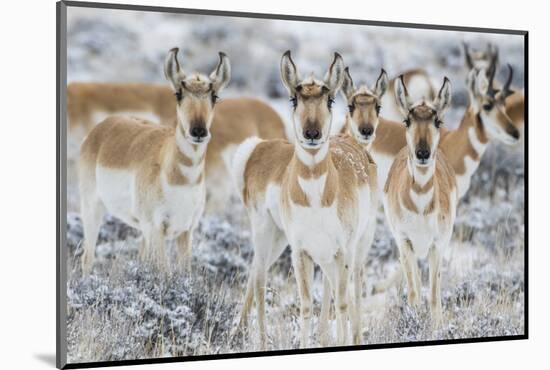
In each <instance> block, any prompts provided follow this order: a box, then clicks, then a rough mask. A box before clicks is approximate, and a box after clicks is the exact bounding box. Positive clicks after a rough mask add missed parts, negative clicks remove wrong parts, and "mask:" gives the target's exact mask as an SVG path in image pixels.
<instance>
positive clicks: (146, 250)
mask: <svg viewBox="0 0 550 370" xmlns="http://www.w3.org/2000/svg"><path fill="white" fill-rule="evenodd" d="M140 229H141V234H142V236H143V241H142V243H141V246H140V249H139V259H140V260H141V261H142V262H149V261H150V259H151V258H152V252H151V251H152V249H153V246H152V245H151V237H152V233H151V228H150V227H148V226H147V225H140Z"/></svg>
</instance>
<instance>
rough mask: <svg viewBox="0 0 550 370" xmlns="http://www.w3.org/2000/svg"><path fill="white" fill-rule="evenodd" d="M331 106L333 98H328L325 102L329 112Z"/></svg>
mask: <svg viewBox="0 0 550 370" xmlns="http://www.w3.org/2000/svg"><path fill="white" fill-rule="evenodd" d="M332 104H334V98H331V97H329V98H328V100H327V107H328V109H329V110H331V109H332Z"/></svg>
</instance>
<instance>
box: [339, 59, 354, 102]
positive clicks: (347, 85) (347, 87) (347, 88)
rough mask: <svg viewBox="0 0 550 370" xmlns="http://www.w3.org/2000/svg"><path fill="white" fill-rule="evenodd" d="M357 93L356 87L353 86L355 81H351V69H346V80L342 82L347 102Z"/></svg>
mask: <svg viewBox="0 0 550 370" xmlns="http://www.w3.org/2000/svg"><path fill="white" fill-rule="evenodd" d="M354 91H355V85H354V84H353V80H352V79H351V75H350V73H349V68H348V67H346V68H344V79H343V81H342V94H343V95H344V97H345V98H346V100H349V99H350V98H351V97H352V95H353V92H354Z"/></svg>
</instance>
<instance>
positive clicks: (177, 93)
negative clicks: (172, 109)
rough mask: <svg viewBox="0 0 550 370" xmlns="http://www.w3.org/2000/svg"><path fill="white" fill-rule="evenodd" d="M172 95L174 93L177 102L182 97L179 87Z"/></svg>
mask: <svg viewBox="0 0 550 370" xmlns="http://www.w3.org/2000/svg"><path fill="white" fill-rule="evenodd" d="M174 95H176V100H177V101H178V103H179V102H180V101H181V100H182V99H183V94H182V93H181V89H179V90H178V91H176V92H175V93H174Z"/></svg>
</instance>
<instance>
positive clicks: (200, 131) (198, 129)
mask: <svg viewBox="0 0 550 370" xmlns="http://www.w3.org/2000/svg"><path fill="white" fill-rule="evenodd" d="M206 133H207V132H206V127H204V126H195V127H193V128H192V129H191V136H193V137H196V138H203V137H205V136H206Z"/></svg>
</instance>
